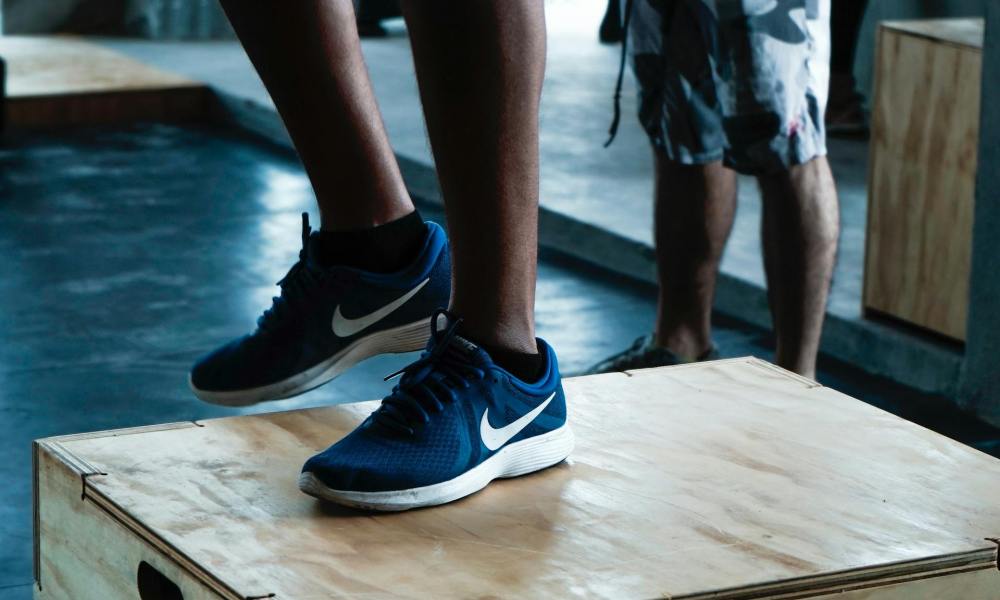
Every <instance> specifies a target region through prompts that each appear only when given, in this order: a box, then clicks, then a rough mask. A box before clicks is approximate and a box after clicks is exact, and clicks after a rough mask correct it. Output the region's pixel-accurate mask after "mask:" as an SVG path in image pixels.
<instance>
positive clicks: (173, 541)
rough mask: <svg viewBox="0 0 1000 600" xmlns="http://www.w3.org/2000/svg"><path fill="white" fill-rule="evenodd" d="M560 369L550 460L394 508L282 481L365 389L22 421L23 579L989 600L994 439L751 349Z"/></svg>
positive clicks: (351, 411) (350, 415) (993, 577)
mask: <svg viewBox="0 0 1000 600" xmlns="http://www.w3.org/2000/svg"><path fill="white" fill-rule="evenodd" d="M565 386H566V392H567V398H568V400H569V407H570V418H571V422H572V425H573V427H574V429H575V433H576V437H577V440H578V442H577V448H576V450H575V452H574V453H573V455H572V456H571V457H570V459H569V460H568V461H566V462H564V463H562V464H560V465H558V466H555V467H553V468H551V469H548V470H546V471H543V472H540V473H536V474H533V475H529V476H526V477H521V478H518V479H512V480H504V481H496V482H494V483H493V484H491V485H490V486H489V487H488V488H486V490H484V491H482V492H480V493H478V494H475V495H473V496H471V497H469V498H466V499H465V500H462V501H459V502H455V503H453V504H450V505H446V506H442V507H437V508H431V509H423V510H415V511H410V512H406V513H398V514H383V515H375V514H367V513H361V512H355V511H351V510H347V509H341V508H338V507H334V506H328V505H324V504H322V503H320V502H318V501H316V500H314V499H313V498H310V497H307V496H305V495H303V494H301V493H300V492H299V491H298V490H297V488H296V480H297V477H298V471H299V467H300V465H301V464H302V462H303V461H304V460H305V459H306V458H307V457H308V456H310V455H311V454H313V453H314V452H316V451H318V450H320V449H322V448H324V447H326V446H327V445H328V444H330V443H331V442H332V441H333V440H335V439H337V438H339V437H340V436H342V435H344V434H345V433H346V432H347V431H349V430H350V429H351V428H353V427H354V426H355V425H356V424H357V423H358V422H360V421H361V420H362V419H363V418H364V416H365V415H367V414H368V413H369V412H370V411H371V410H372V409H373V407H374V404H373V403H362V404H355V405H347V406H335V407H328V408H319V409H310V410H299V411H291V412H284V413H273V414H267V415H259V416H244V417H234V418H226V419H217V420H210V421H204V422H198V423H191V422H188V423H177V424H173V425H164V426H159V427H148V428H139V429H128V430H120V431H110V432H104V433H95V434H86V435H78V436H69V437H63V438H52V439H46V440H41V441H39V442H37V443H36V446H35V480H36V535H37V540H36V565H37V568H36V577H37V583H38V586H37V588H36V594H35V596H36V598H37V599H38V600H49V599H56V598H70V599H73V600H88V599H101V600H113V599H118V598H137V597H138V598H144V599H146V600H152V599H158V598H171V599H175V598H179V597H183V598H184V599H186V600H202V599H208V598H227V599H251V598H253V599H259V598H277V599H283V600H284V599H293V598H295V599H316V598H355V597H363V598H470V597H476V598H499V597H505V598H565V597H580V598H597V597H606V598H644V599H645V598H671V599H675V600H676V599H682V598H683V599H687V600H692V599H708V598H712V599H715V600H725V599H730V600H733V599H745V600H749V599H761V598H769V599H784V600H790V599H793V598H822V599H825V600H832V599H843V600H861V599H865V600H871V599H877V600H886V599H907V600H921V599H924V600H930V599H934V600H941V599H949V598H956V599H958V598H961V599H964V600H968V599H997V598H1000V571H998V570H997V543H996V542H995V541H991V540H990V539H988V538H990V537H991V536H997V535H998V534H1000V502H998V498H1000V461H998V460H996V459H994V458H992V457H990V456H987V455H985V454H982V453H980V452H978V451H976V450H973V449H971V448H968V447H966V446H964V445H962V444H959V443H957V442H954V441H952V440H949V439H947V438H945V437H942V436H940V435H937V434H935V433H933V432H930V431H928V430H926V429H923V428H921V427H918V426H916V425H913V424H911V423H909V422H907V421H904V420H902V419H899V418H897V417H895V416H893V415H890V414H888V413H885V412H882V411H880V410H878V409H875V408H873V407H871V406H869V405H867V404H864V403H862V402H859V401H857V400H854V399H852V398H850V397H848V396H845V395H843V394H841V393H838V392H836V391H834V390H832V389H829V388H826V387H823V386H820V385H819V384H817V383H815V382H812V381H809V380H805V379H802V378H800V377H797V376H795V375H792V374H790V373H788V372H786V371H783V370H781V369H778V368H777V367H774V366H772V365H770V364H768V363H765V362H763V361H760V360H757V359H752V358H745V359H734V360H727V361H717V362H714V363H703V364H698V365H691V366H681V367H669V368H662V369H650V370H644V371H633V372H630V373H616V374H610V375H600V376H593V377H583V378H576V379H570V380H567V381H566V382H565ZM143 565H146V566H143ZM143 570H144V571H145V575H144V576H146V579H147V580H149V577H148V575H149V573H158V574H159V575H158V576H157V577H156V578H153V580H154V581H160V583H161V584H162V586H163V587H162V588H159V589H160V591H156V586H153V587H151V588H150V589H151V590H153V591H149V590H146V591H144V592H143V593H142V594H140V593H139V592H138V591H137V578H139V577H140V575H138V574H139V573H140V571H143ZM164 578H165V579H168V580H169V581H170V582H172V583H169V584H167V583H163V579H164ZM172 586H176V587H172ZM163 589H168V590H173V591H174V592H177V593H179V594H181V595H182V596H179V595H177V593H174V594H170V593H166V592H163V591H162V590H163Z"/></svg>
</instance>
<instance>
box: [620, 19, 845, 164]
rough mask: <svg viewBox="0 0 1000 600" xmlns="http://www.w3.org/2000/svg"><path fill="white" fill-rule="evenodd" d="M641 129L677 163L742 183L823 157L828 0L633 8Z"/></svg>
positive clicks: (633, 40)
mask: <svg viewBox="0 0 1000 600" xmlns="http://www.w3.org/2000/svg"><path fill="white" fill-rule="evenodd" d="M632 10H633V12H632V16H631V24H630V25H629V34H630V38H629V42H630V44H631V47H632V61H633V62H632V66H633V69H634V71H635V75H636V79H638V81H639V88H640V92H639V120H640V121H641V122H642V125H643V127H644V128H645V129H646V132H647V133H648V134H649V137H650V139H651V140H652V142H653V145H654V146H655V147H656V148H657V149H658V150H659V151H661V152H663V153H664V154H665V155H666V156H667V157H668V158H670V159H671V160H675V161H678V162H681V163H684V164H702V163H707V162H712V161H716V160H724V161H725V164H726V165H727V166H729V167H732V168H734V169H736V170H737V171H740V172H742V173H748V174H760V173H773V172H779V171H782V170H786V169H787V168H788V167H789V166H791V165H796V164H802V163H804V162H808V161H809V160H811V159H813V158H815V157H817V156H822V155H825V154H826V131H825V127H824V125H823V113H824V111H825V110H826V99H827V89H828V86H829V78H830V0H634V5H633V7H632Z"/></svg>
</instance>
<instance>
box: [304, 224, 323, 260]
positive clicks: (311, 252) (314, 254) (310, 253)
mask: <svg viewBox="0 0 1000 600" xmlns="http://www.w3.org/2000/svg"><path fill="white" fill-rule="evenodd" d="M319 244H320V241H319V232H318V231H314V232H312V233H311V234H309V241H308V242H306V264H307V265H309V266H310V267H312V268H314V269H323V268H324V267H323V263H322V262H320V260H319V252H320V250H319Z"/></svg>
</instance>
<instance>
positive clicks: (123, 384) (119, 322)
mask: <svg viewBox="0 0 1000 600" xmlns="http://www.w3.org/2000/svg"><path fill="white" fill-rule="evenodd" d="M303 210H310V211H313V217H314V218H315V217H316V215H315V210H314V207H313V206H312V199H311V192H310V190H309V187H308V183H307V181H306V179H305V177H304V175H303V173H302V169H301V167H300V166H299V165H298V163H297V162H296V160H295V159H294V157H291V156H289V155H288V154H287V153H286V152H284V151H280V150H277V149H275V148H273V147H271V146H268V145H263V144H259V143H257V142H255V141H252V140H248V139H245V138H242V137H238V136H236V135H233V134H229V133H227V132H224V131H218V130H211V129H205V128H199V127H168V126H159V125H156V126H136V127H133V128H129V129H126V130H81V131H77V132H74V133H71V134H59V135H55V134H47V135H35V136H32V137H27V138H20V139H8V140H7V141H6V142H5V143H4V145H2V146H0V273H2V274H3V275H2V277H0V341H2V343H0V477H2V481H4V482H5V485H4V486H2V487H0V542H2V543H0V595H3V597H4V598H15V599H21V598H29V597H30V594H31V579H32V576H31V543H32V542H31V509H30V504H31V497H30V496H31V491H30V470H31V458H30V442H31V440H32V439H35V438H39V437H44V436H50V435H58V434H68V433H76V432H81V431H92V430H100V429H109V428H118V427H128V426H135V425H144V424H150V423H160V422H168V421H180V420H187V419H203V418H209V417H215V416H223V415H232V414H238V413H239V412H241V411H239V410H233V409H222V408H218V407H212V406H208V405H205V404H202V403H200V402H199V401H197V400H196V399H195V398H194V397H193V396H192V395H191V394H190V392H189V391H188V390H187V387H186V373H187V369H188V367H189V366H190V363H191V362H192V360H193V359H194V358H195V357H196V356H197V355H198V354H200V353H201V352H203V351H205V350H207V349H209V348H211V347H212V346H213V345H215V344H217V343H219V342H222V341H224V340H226V339H228V338H230V337H233V336H236V335H239V334H241V333H245V332H246V331H247V330H248V329H249V328H250V327H251V326H252V324H253V322H254V320H255V318H256V317H257V315H258V314H259V313H260V312H261V310H262V309H263V308H265V307H266V306H268V305H269V304H270V297H271V296H272V295H273V294H274V293H276V291H277V288H276V287H274V285H273V283H274V282H275V281H277V280H278V279H279V278H280V277H281V276H282V275H283V274H284V273H285V271H286V270H287V269H288V267H289V266H290V265H291V263H292V262H293V261H294V260H295V256H296V253H297V252H298V246H299V243H300V242H299V213H300V212H301V211H303ZM427 216H429V217H431V218H435V219H439V218H440V217H439V215H427ZM654 308H655V301H654V295H653V290H652V289H650V288H649V287H648V286H644V285H637V284H634V283H632V282H629V281H625V280H622V279H620V278H616V277H612V276H609V275H607V274H605V273H603V272H598V271H595V270H593V269H592V268H589V267H587V266H584V265H580V264H577V263H573V262H569V261H567V260H566V259H564V258H561V257H558V256H545V257H543V262H542V265H541V266H540V274H539V282H538V323H539V326H538V329H539V334H540V335H541V336H542V337H544V338H546V339H547V340H548V341H549V342H550V343H552V344H553V346H554V347H555V348H556V349H557V351H558V352H559V356H560V359H561V362H562V366H563V370H564V371H566V372H573V371H578V370H580V369H582V368H584V367H586V366H587V365H588V364H590V363H593V362H596V361H597V360H599V359H601V358H603V357H604V356H606V355H607V354H609V353H611V352H613V351H616V350H619V349H620V348H622V347H623V346H625V345H626V344H628V343H630V342H631V341H632V339H633V338H634V337H636V336H637V335H639V334H641V333H643V332H644V331H646V330H647V329H648V328H649V327H650V326H651V319H652V316H653V311H654ZM718 324H719V325H720V327H719V329H718V331H717V341H718V343H719V345H720V347H721V349H722V352H723V354H724V355H726V356H739V355H747V354H755V355H757V356H761V357H763V358H768V357H770V353H771V350H770V348H771V340H770V338H769V336H768V335H767V333H766V332H762V331H760V330H757V329H754V328H751V327H747V326H744V325H741V324H740V323H737V322H732V321H723V322H720V323H718ZM407 358H408V357H380V358H376V359H372V360H369V361H367V362H365V363H363V364H361V365H360V366H359V367H357V368H355V369H354V370H352V371H351V372H349V373H348V374H347V375H345V376H344V377H342V378H340V379H338V380H337V381H335V382H334V383H332V384H330V385H327V386H326V387H323V388H321V389H319V390H316V391H314V392H312V393H309V394H306V395H304V396H302V397H300V398H296V399H292V400H286V401H283V402H279V403H273V404H270V405H266V406H263V407H258V408H256V409H254V410H258V411H269V410H277V409H288V408H294V407H299V406H310V405H317V404H330V403H339V402H349V401H355V400H366V399H371V398H376V397H379V396H381V395H382V394H383V393H384V392H385V391H386V389H387V387H388V384H386V383H384V382H383V381H382V376H383V375H385V374H387V373H389V372H391V371H393V370H395V369H396V368H397V367H399V366H401V364H402V363H403V362H404V361H406V360H407ZM820 379H821V381H822V382H823V383H825V384H827V385H830V386H832V387H835V388H837V389H840V390H842V391H844V392H846V393H848V394H851V395H854V396H856V397H858V398H861V399H863V400H865V401H867V402H870V403H872V404H875V405H878V406H881V407H883V408H886V409H887V410H890V411H892V412H895V413H897V414H901V415H902V416H904V417H906V418H909V419H911V420H914V421H916V422H918V423H921V424H923V425H925V426H927V427H930V428H932V429H936V430H938V431H941V432H942V433H944V434H946V435H949V436H952V437H954V438H956V439H959V440H961V441H963V442H965V443H968V444H971V445H973V446H976V447H978V448H980V449H982V450H984V451H987V452H990V453H992V454H994V455H998V456H1000V432H998V431H997V430H995V429H991V428H989V427H986V426H985V425H982V424H980V423H978V422H977V421H975V420H973V419H971V418H969V417H966V416H964V415H962V414H960V413H957V412H954V410H953V409H950V408H949V407H948V406H949V405H948V404H947V402H946V401H945V400H944V399H942V398H935V397H929V396H925V395H921V394H917V393H915V392H913V391H911V390H908V389H906V388H903V387H901V386H898V385H896V384H894V383H892V382H889V381H885V380H880V379H875V378H871V377H868V376H866V375H863V374H861V373H859V372H857V371H855V370H853V369H850V368H848V367H845V366H843V365H840V364H837V363H834V362H831V361H826V360H825V361H823V362H822V366H821V375H820ZM243 412H247V411H243Z"/></svg>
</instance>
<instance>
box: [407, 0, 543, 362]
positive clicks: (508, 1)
mask: <svg viewBox="0 0 1000 600" xmlns="http://www.w3.org/2000/svg"><path fill="white" fill-rule="evenodd" d="M403 13H404V16H405V17H406V22H407V26H408V28H409V31H410V36H411V40H412V44H413V54H414V59H415V62H416V67H417V77H418V80H419V83H420V95H421V99H422V101H423V105H424V114H425V116H426V119H427V128H428V131H429V134H430V140H431V146H432V148H433V151H434V159H435V163H436V165H437V171H438V177H439V178H440V181H441V191H442V193H443V195H444V200H445V205H446V209H447V215H448V225H449V233H450V237H451V243H452V249H453V252H452V256H453V265H454V266H453V272H454V292H453V294H454V295H453V300H452V309H453V310H454V312H455V313H457V314H458V315H460V316H461V317H462V318H463V319H464V323H463V331H464V332H465V334H466V335H467V336H469V337H471V338H472V339H474V340H476V341H478V342H480V343H482V344H485V345H487V346H489V347H490V348H491V350H492V351H493V353H494V354H495V353H496V351H497V350H498V349H503V350H509V351H514V352H519V353H528V354H531V353H535V352H537V350H536V347H535V333H534V305H535V277H536V261H537V247H538V107H539V99H540V95H541V88H542V78H543V75H544V68H545V22H544V15H543V8H542V3H541V2H538V1H537V0H503V1H495V2H468V1H466V0H453V1H448V2H424V1H420V0H408V1H406V2H404V3H403Z"/></svg>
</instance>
